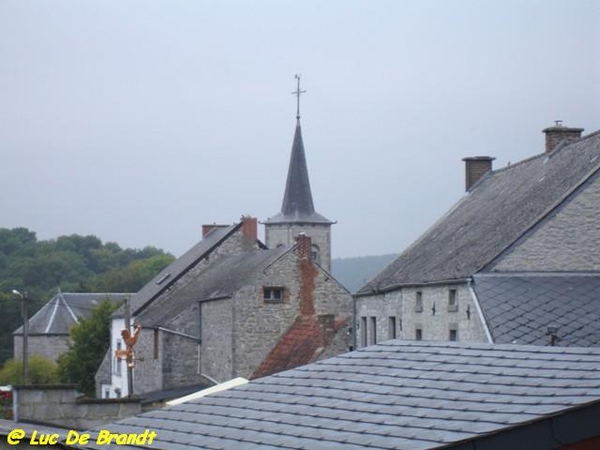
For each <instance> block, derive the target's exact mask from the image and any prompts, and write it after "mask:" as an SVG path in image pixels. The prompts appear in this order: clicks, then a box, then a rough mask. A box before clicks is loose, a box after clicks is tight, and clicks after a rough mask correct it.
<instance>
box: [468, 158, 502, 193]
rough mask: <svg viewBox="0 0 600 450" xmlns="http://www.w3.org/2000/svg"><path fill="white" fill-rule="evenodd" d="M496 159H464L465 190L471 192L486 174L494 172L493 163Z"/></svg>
mask: <svg viewBox="0 0 600 450" xmlns="http://www.w3.org/2000/svg"><path fill="white" fill-rule="evenodd" d="M495 159H496V158H492V157H491V156H469V157H467V158H463V161H464V162H465V190H466V191H467V192H469V191H470V190H471V188H472V187H473V185H474V184H475V183H477V182H478V181H479V179H480V178H481V177H483V176H484V175H485V174H486V173H488V172H491V170H492V161H493V160H495Z"/></svg>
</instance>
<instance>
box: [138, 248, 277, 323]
mask: <svg viewBox="0 0 600 450" xmlns="http://www.w3.org/2000/svg"><path fill="white" fill-rule="evenodd" d="M286 251H288V249H285V248H278V249H271V250H263V249H260V250H252V251H247V252H244V253H240V254H234V255H228V256H223V257H222V258H221V259H219V260H217V261H215V262H214V263H212V264H211V265H210V266H208V267H207V268H206V269H204V270H203V271H202V272H200V273H199V274H198V275H197V276H196V277H195V278H194V280H192V281H191V282H190V283H188V284H187V285H186V286H185V287H184V288H182V289H181V290H180V293H179V295H177V296H175V297H171V298H169V301H168V303H166V304H165V303H164V302H160V304H157V303H154V304H150V305H149V306H148V307H147V308H146V309H145V310H143V311H142V312H141V313H140V314H139V315H138V317H137V319H136V320H137V321H138V322H140V323H143V324H144V326H146V327H151V326H160V325H163V324H164V323H165V322H166V321H168V320H169V319H171V318H172V317H175V316H176V315H177V314H178V313H180V312H181V311H182V310H183V309H185V308H186V307H187V306H188V305H189V304H191V303H193V302H196V301H202V300H209V299H211V298H220V297H225V296H228V295H231V294H233V293H234V292H235V291H237V290H238V289H240V288H241V287H242V286H244V285H245V284H246V283H247V282H248V281H249V280H251V279H255V278H256V277H255V276H256V274H257V273H259V272H261V271H262V270H264V268H265V267H267V266H268V265H269V264H270V263H271V262H273V261H274V260H276V259H277V258H279V257H280V256H281V255H282V254H283V253H285V252H286Z"/></svg>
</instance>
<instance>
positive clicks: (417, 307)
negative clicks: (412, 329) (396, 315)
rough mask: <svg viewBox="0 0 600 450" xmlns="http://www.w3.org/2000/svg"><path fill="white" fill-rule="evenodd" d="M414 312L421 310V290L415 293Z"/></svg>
mask: <svg viewBox="0 0 600 450" xmlns="http://www.w3.org/2000/svg"><path fill="white" fill-rule="evenodd" d="M415 312H418V313H421V312H423V293H422V292H421V291H417V292H416V293H415Z"/></svg>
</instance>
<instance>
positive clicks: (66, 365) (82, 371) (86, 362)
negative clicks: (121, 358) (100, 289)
mask: <svg viewBox="0 0 600 450" xmlns="http://www.w3.org/2000/svg"><path fill="white" fill-rule="evenodd" d="M114 309H115V308H114V307H113V305H112V304H111V303H110V301H109V300H108V299H107V300H104V301H103V302H102V303H100V304H98V305H96V307H95V308H94V309H93V311H92V315H91V316H90V317H89V318H88V319H84V320H82V321H81V322H79V324H78V325H76V326H74V327H73V328H72V329H71V341H72V342H71V345H70V346H69V350H68V351H67V352H66V353H63V354H62V355H61V356H60V357H59V358H58V373H59V376H60V380H61V381H62V382H65V383H75V384H77V389H78V390H79V391H81V392H83V393H84V394H86V395H88V396H89V397H93V396H94V395H95V389H94V375H95V374H96V371H97V370H98V367H100V363H101V362H102V359H103V358H104V355H105V353H106V351H107V350H108V347H109V345H110V315H111V313H112V312H113V311H114Z"/></svg>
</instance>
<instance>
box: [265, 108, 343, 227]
mask: <svg viewBox="0 0 600 450" xmlns="http://www.w3.org/2000/svg"><path fill="white" fill-rule="evenodd" d="M296 222H299V223H326V224H331V223H333V222H331V221H330V220H329V219H326V218H325V217H323V216H322V215H321V214H319V213H317V212H316V211H315V207H314V205H313V199H312V193H311V190H310V180H309V178H308V168H307V167H306V155H305V153H304V143H303V142H302V129H301V127H300V119H298V120H297V122H296V131H295V133H294V143H293V145H292V154H291V156H290V166H289V168H288V175H287V182H286V185H285V194H284V195H283V204H282V205H281V212H279V213H278V214H276V215H275V216H273V217H271V218H269V219H267V221H266V224H269V223H296Z"/></svg>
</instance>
